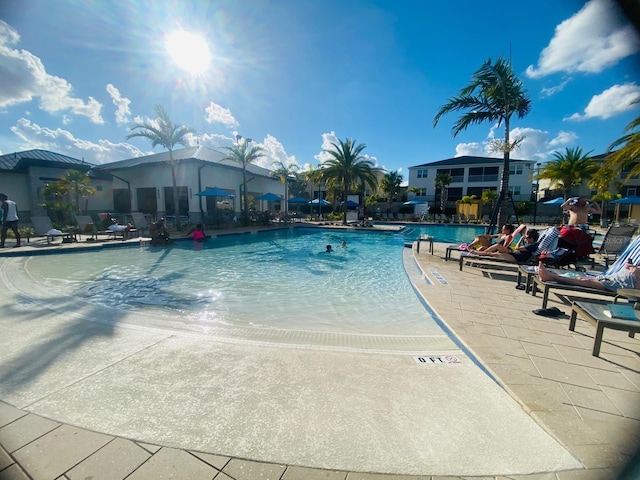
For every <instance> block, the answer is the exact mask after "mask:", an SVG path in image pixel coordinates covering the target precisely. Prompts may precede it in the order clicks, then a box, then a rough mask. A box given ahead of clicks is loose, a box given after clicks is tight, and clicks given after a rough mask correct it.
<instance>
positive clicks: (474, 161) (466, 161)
mask: <svg viewBox="0 0 640 480" xmlns="http://www.w3.org/2000/svg"><path fill="white" fill-rule="evenodd" d="M510 161H511V162H524V163H535V162H536V161H535V160H518V159H516V158H512V159H511V160H510ZM503 162H504V158H497V157H471V156H468V155H463V156H461V157H453V158H447V159H445V160H437V161H435V162H429V163H422V164H420V165H415V166H413V167H409V168H418V167H444V166H447V165H451V166H453V165H455V166H461V165H478V164H487V163H497V164H500V165H502V163H503Z"/></svg>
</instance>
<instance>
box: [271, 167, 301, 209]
mask: <svg viewBox="0 0 640 480" xmlns="http://www.w3.org/2000/svg"><path fill="white" fill-rule="evenodd" d="M273 165H274V166H275V167H276V169H275V170H272V172H271V175H274V176H276V177H278V178H280V181H281V182H282V183H284V214H285V215H286V214H287V211H288V208H287V206H288V205H289V177H292V176H294V174H295V173H296V172H297V171H298V169H299V168H300V167H299V166H298V165H297V164H295V163H290V164H288V165H286V164H285V163H284V162H282V161H280V160H276V161H275V162H273Z"/></svg>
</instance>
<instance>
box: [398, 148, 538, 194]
mask: <svg viewBox="0 0 640 480" xmlns="http://www.w3.org/2000/svg"><path fill="white" fill-rule="evenodd" d="M535 165H536V161H535V160H517V159H511V160H510V162H509V170H510V172H509V191H510V192H511V195H512V198H513V200H514V201H515V202H517V201H520V200H531V193H532V181H533V176H534V174H535V172H534V169H535ZM502 166H503V159H502V158H492V157H470V156H463V157H454V158H447V159H445V160H439V161H435V162H429V163H423V164H421V165H416V166H413V167H409V188H412V187H417V188H419V189H420V192H419V193H417V194H415V195H414V197H411V194H409V195H410V198H416V199H418V200H424V201H426V202H428V203H429V204H431V205H436V204H439V195H440V192H439V191H437V190H436V187H435V179H436V176H437V175H438V174H441V173H447V174H449V175H451V178H452V180H453V181H452V182H451V184H450V185H449V186H448V188H447V190H448V192H447V199H448V201H449V202H455V201H456V200H460V199H461V198H462V197H464V196H470V195H475V196H476V197H477V198H478V199H479V198H480V197H481V196H482V192H483V191H485V190H498V191H499V190H500V179H501V178H502Z"/></svg>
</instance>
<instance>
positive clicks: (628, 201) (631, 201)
mask: <svg viewBox="0 0 640 480" xmlns="http://www.w3.org/2000/svg"><path fill="white" fill-rule="evenodd" d="M609 203H615V204H618V205H640V197H624V198H618V199H617V200H611V201H610V202H609Z"/></svg>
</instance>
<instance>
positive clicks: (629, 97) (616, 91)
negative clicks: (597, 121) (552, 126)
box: [563, 83, 640, 121]
mask: <svg viewBox="0 0 640 480" xmlns="http://www.w3.org/2000/svg"><path fill="white" fill-rule="evenodd" d="M638 99H640V86H638V85H636V84H635V83H625V84H623V85H614V86H613V87H611V88H608V89H607V90H605V91H604V92H602V93H600V94H599V95H594V96H593V97H591V100H590V101H589V104H588V105H587V107H586V108H585V109H584V114H579V113H574V114H573V115H570V116H568V117H565V118H564V119H563V120H575V121H583V120H588V119H590V118H601V119H602V120H606V119H607V118H611V117H615V116H616V115H620V114H621V113H624V112H627V111H629V110H632V109H634V108H637V107H638V106H637V104H633V102H634V101H637V100H638Z"/></svg>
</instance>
